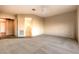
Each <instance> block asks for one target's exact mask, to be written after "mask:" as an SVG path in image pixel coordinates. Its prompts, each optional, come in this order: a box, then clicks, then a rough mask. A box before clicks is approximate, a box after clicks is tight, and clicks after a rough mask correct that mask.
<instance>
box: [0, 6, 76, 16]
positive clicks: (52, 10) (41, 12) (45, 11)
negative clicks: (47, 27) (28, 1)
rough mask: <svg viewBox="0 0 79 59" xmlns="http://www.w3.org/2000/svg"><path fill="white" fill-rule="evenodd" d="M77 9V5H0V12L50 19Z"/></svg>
mask: <svg viewBox="0 0 79 59" xmlns="http://www.w3.org/2000/svg"><path fill="white" fill-rule="evenodd" d="M32 8H35V9H36V11H32ZM76 8H77V6H76V5H0V12H4V13H11V14H34V15H38V16H41V17H48V16H54V15H58V14H61V13H66V12H70V11H74V10H76Z"/></svg>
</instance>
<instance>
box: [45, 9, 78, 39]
mask: <svg viewBox="0 0 79 59" xmlns="http://www.w3.org/2000/svg"><path fill="white" fill-rule="evenodd" d="M76 20H77V19H76V12H75V11H74V12H69V13H65V14H61V15H56V16H51V17H48V18H45V34H49V35H56V36H63V37H69V38H75V26H76V25H75V21H76Z"/></svg>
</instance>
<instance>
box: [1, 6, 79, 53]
mask: <svg viewBox="0 0 79 59" xmlns="http://www.w3.org/2000/svg"><path fill="white" fill-rule="evenodd" d="M78 53H79V6H78V5H0V54H78Z"/></svg>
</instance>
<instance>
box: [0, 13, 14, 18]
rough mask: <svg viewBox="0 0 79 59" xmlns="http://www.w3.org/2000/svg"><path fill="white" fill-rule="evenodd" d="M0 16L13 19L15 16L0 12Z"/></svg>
mask: <svg viewBox="0 0 79 59" xmlns="http://www.w3.org/2000/svg"><path fill="white" fill-rule="evenodd" d="M0 18H10V19H15V16H14V15H12V14H6V13H0Z"/></svg>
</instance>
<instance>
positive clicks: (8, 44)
mask: <svg viewBox="0 0 79 59" xmlns="http://www.w3.org/2000/svg"><path fill="white" fill-rule="evenodd" d="M0 53H3V54H5V53H8V54H16V53H17V54H62V53H64V54H65V53H67V54H72V53H79V45H78V44H77V42H76V41H75V40H73V39H68V38H63V37H55V36H49V35H40V36H37V37H33V38H11V39H10V38H8V39H2V40H0Z"/></svg>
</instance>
